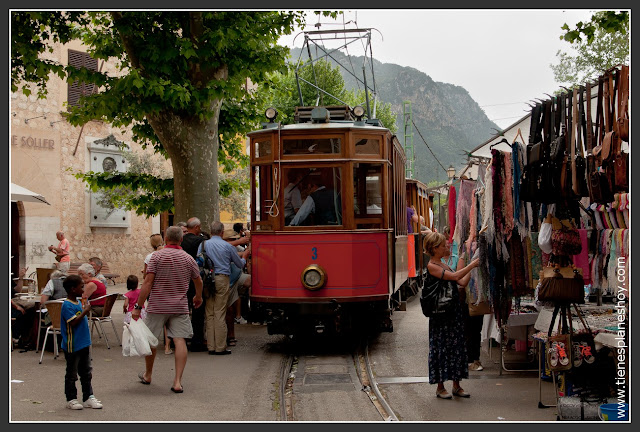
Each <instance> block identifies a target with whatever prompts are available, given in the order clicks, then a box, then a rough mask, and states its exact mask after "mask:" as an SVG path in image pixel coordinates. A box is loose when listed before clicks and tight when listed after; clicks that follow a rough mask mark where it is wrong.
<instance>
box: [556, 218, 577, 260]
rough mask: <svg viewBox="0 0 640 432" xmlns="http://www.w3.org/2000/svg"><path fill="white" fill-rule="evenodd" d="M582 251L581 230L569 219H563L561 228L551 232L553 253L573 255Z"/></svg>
mask: <svg viewBox="0 0 640 432" xmlns="http://www.w3.org/2000/svg"><path fill="white" fill-rule="evenodd" d="M580 252H582V240H581V239H580V232H579V231H578V230H577V229H576V228H575V226H573V225H572V224H571V222H570V221H569V220H568V219H565V220H563V221H562V225H561V228H560V229H554V230H553V231H552V232H551V253H552V254H554V255H562V256H573V255H578V254H579V253H580Z"/></svg>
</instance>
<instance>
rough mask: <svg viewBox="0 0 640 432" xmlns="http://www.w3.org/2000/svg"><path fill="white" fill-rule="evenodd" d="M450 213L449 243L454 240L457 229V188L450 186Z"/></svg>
mask: <svg viewBox="0 0 640 432" xmlns="http://www.w3.org/2000/svg"><path fill="white" fill-rule="evenodd" d="M447 200H448V202H449V205H448V212H449V238H448V240H449V241H452V240H453V232H454V231H455V229H456V188H455V187H454V186H453V185H450V186H449V195H448V198H447Z"/></svg>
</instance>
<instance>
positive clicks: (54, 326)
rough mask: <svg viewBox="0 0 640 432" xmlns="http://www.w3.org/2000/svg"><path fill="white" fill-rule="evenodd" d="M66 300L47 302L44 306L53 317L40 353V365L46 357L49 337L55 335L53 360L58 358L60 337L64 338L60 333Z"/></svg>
mask: <svg viewBox="0 0 640 432" xmlns="http://www.w3.org/2000/svg"><path fill="white" fill-rule="evenodd" d="M63 303H64V300H50V301H48V302H45V304H44V306H45V307H46V308H47V311H48V312H49V317H51V325H50V326H49V327H47V331H46V333H45V334H44V342H43V343H42V352H41V353H40V364H42V357H43V356H44V347H45V345H46V344H47V338H48V337H49V335H53V358H54V359H57V358H58V335H60V337H61V338H62V333H61V331H60V314H61V311H62V304H63Z"/></svg>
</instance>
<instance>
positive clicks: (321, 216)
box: [282, 166, 342, 226]
mask: <svg viewBox="0 0 640 432" xmlns="http://www.w3.org/2000/svg"><path fill="white" fill-rule="evenodd" d="M282 174H283V176H284V178H285V179H286V182H285V183H286V187H285V188H284V191H283V197H284V199H283V203H284V216H285V225H289V226H314V225H342V199H341V193H340V191H341V187H342V175H341V168H340V167H327V166H322V167H320V166H316V167H314V166H309V167H304V168H299V167H296V168H285V169H283V173H282Z"/></svg>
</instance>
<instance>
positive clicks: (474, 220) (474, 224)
mask: <svg viewBox="0 0 640 432" xmlns="http://www.w3.org/2000/svg"><path fill="white" fill-rule="evenodd" d="M477 235H478V190H477V189H475V190H473V191H472V192H471V209H469V237H468V238H467V244H469V245H470V244H471V243H472V242H474V241H475V240H476V236H477ZM469 256H471V255H469Z"/></svg>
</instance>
